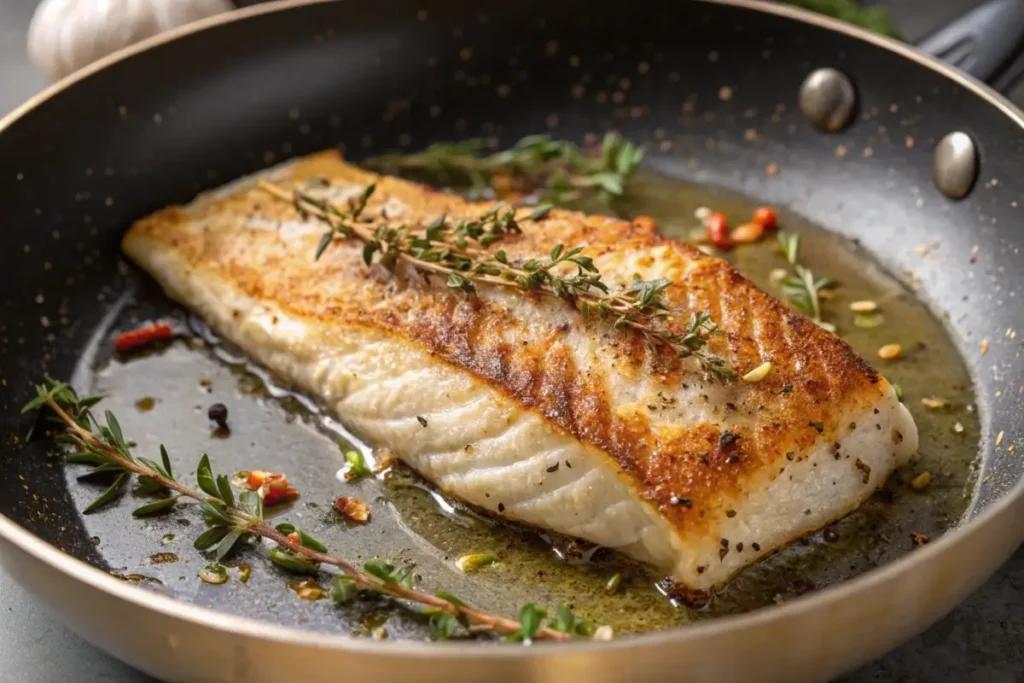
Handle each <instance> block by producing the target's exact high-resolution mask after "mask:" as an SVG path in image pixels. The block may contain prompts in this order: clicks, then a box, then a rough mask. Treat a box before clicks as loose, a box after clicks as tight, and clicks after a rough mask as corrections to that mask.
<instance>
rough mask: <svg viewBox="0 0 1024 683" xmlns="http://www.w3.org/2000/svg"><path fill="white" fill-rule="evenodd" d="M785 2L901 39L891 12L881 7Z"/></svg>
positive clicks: (851, 1) (831, 0) (844, 1)
mask: <svg viewBox="0 0 1024 683" xmlns="http://www.w3.org/2000/svg"><path fill="white" fill-rule="evenodd" d="M784 2H785V3H786V4H788V5H794V6H796V7H802V8H804V9H808V10H811V11H812V12H818V13H819V14H825V15H827V16H830V17H835V18H836V19H842V20H843V21H846V22H849V23H851V24H855V25H857V26H861V27H863V28H866V29H868V30H869V31H874V32H875V33H881V34H882V35H884V36H891V37H892V38H900V34H899V32H898V31H897V30H896V27H895V26H894V25H893V23H892V19H891V18H890V17H889V11H888V10H887V9H885V8H884V7H882V6H881V5H866V6H861V5H860V3H859V2H857V0H784Z"/></svg>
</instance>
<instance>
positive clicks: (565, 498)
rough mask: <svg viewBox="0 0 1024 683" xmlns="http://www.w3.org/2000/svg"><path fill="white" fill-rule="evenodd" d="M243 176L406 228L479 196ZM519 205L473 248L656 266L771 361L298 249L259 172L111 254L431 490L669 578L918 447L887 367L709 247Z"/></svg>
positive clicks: (346, 169)
mask: <svg viewBox="0 0 1024 683" xmlns="http://www.w3.org/2000/svg"><path fill="white" fill-rule="evenodd" d="M261 177H263V178H265V179H270V180H272V181H273V182H275V183H277V184H279V185H280V186H282V187H285V188H289V189H291V188H295V187H302V188H303V189H305V190H306V191H307V192H310V193H312V194H314V195H316V196H318V197H320V198H322V199H325V200H329V201H332V202H335V203H337V204H338V206H339V207H341V208H344V206H345V204H346V202H347V201H348V199H350V198H352V197H355V196H357V195H358V194H359V193H360V192H361V191H362V190H363V189H364V188H365V187H366V186H367V185H368V184H369V183H371V182H376V183H377V191H376V192H375V194H374V196H373V198H372V199H371V201H370V203H369V205H368V207H367V210H366V212H365V215H367V216H370V217H380V216H382V215H386V217H387V219H388V220H391V221H394V220H401V221H405V222H409V223H413V224H423V225H426V224H428V223H430V222H431V221H432V220H433V219H434V218H436V217H437V216H438V215H439V214H441V213H446V214H447V215H448V216H449V217H451V218H453V219H458V218H460V217H463V216H465V217H475V216H478V215H479V214H481V213H483V212H484V211H486V210H487V209H489V208H490V204H481V203H469V202H466V201H464V200H462V199H461V198H458V197H455V196H452V195H448V194H444V193H440V192H435V191H433V190H430V189H428V188H425V187H422V186H419V185H416V184H413V183H409V182H406V181H403V180H400V179H396V178H391V177H387V176H377V175H373V174H370V173H367V172H365V171H363V170H361V169H358V168H356V167H353V166H350V165H347V164H345V163H344V162H343V161H342V160H341V158H340V157H339V156H338V155H337V154H336V153H333V152H325V153H321V154H317V155H314V156H311V157H307V158H305V159H301V160H297V161H294V162H290V163H288V164H286V165H282V166H279V167H277V168H275V169H271V170H269V171H267V172H265V173H264V174H263V175H262V176H261ZM529 211H530V210H529V209H523V210H521V211H520V215H519V218H520V224H521V226H522V228H523V234H522V235H515V236H512V237H510V238H507V239H505V240H502V242H501V243H500V245H494V246H492V247H491V248H492V249H497V248H499V247H500V248H501V249H504V250H505V251H506V252H507V253H508V255H509V257H510V258H513V259H514V258H525V257H533V256H537V255H542V254H547V253H548V252H550V251H551V249H552V248H553V247H554V246H555V245H557V244H565V245H566V246H567V247H569V246H576V245H586V250H585V252H584V253H585V254H587V255H590V256H592V257H593V258H594V262H595V264H596V265H597V267H598V268H599V269H600V271H601V272H602V273H603V274H604V278H605V280H606V281H607V282H608V283H609V284H613V283H618V284H620V285H624V284H625V283H627V282H628V281H629V280H630V279H631V278H632V277H633V274H634V273H636V274H639V275H640V276H641V277H642V278H644V279H652V278H658V277H663V278H667V279H669V280H672V281H673V283H674V284H673V285H672V286H671V287H669V289H668V291H667V297H668V299H669V300H670V302H671V303H672V304H674V305H676V306H679V307H682V308H684V309H687V310H691V311H696V310H707V311H710V312H711V315H712V316H713V318H714V320H715V321H716V322H717V323H718V324H719V325H720V326H721V329H722V330H723V333H722V334H720V335H716V336H715V337H713V338H712V340H711V341H710V343H709V345H708V347H709V351H710V352H711V353H712V354H714V355H717V356H720V357H722V358H724V359H725V361H726V363H727V364H728V365H729V367H731V368H733V369H735V370H736V371H737V372H738V373H739V374H743V373H744V372H746V371H748V370H750V369H752V368H755V367H757V366H758V365H760V364H761V363H763V362H765V361H769V360H770V361H771V362H772V365H773V369H772V372H771V373H770V374H769V375H768V376H767V377H766V378H765V379H763V380H762V381H760V382H757V383H747V382H739V381H736V382H729V383H722V382H719V381H714V380H712V379H710V378H705V377H704V375H703V373H702V372H701V371H700V368H699V365H698V363H697V361H696V360H695V359H692V358H691V359H686V360H684V361H682V362H673V360H672V359H671V358H669V357H668V356H669V353H668V350H667V349H664V348H652V346H651V345H650V344H648V343H645V341H644V339H643V338H642V337H640V336H639V335H638V334H636V333H627V334H622V333H619V332H616V331H615V330H614V329H612V327H611V325H610V324H609V323H607V322H605V321H599V320H593V319H588V318H586V317H585V316H583V315H582V314H581V313H579V312H578V311H576V310H575V309H574V308H573V307H572V306H571V305H570V304H568V303H567V302H565V301H562V300H558V299H552V298H549V297H539V296H536V295H531V294H528V293H524V292H521V291H515V290H509V289H504V288H496V287H491V286H481V287H480V288H479V295H478V296H468V295H466V294H464V293H461V292H457V291H453V290H450V289H448V288H446V287H445V285H444V282H443V280H442V279H440V278H433V279H430V280H427V279H425V278H424V277H423V276H421V275H420V274H418V273H416V272H414V271H413V270H411V269H410V268H409V267H407V266H405V265H401V266H400V267H399V268H398V271H397V273H396V274H391V273H389V272H388V271H386V270H384V269H383V268H381V267H380V266H379V265H375V266H372V267H369V268H367V267H366V266H365V265H364V263H363V261H362V254H361V252H362V249H361V245H360V244H357V243H354V242H349V241H344V240H338V241H336V242H335V243H334V244H332V245H331V246H330V247H329V248H328V249H327V250H326V252H325V253H324V254H323V256H322V257H321V258H320V259H319V260H315V259H314V251H315V249H316V245H317V241H318V239H319V237H320V235H321V234H322V232H323V226H322V225H321V224H320V223H319V222H317V220H316V219H315V218H312V217H306V218H304V217H302V216H300V215H299V214H298V213H297V212H296V210H295V209H294V207H293V206H291V205H290V204H288V203H287V202H282V201H278V200H275V199H273V198H272V197H270V196H269V195H267V194H266V193H265V192H263V191H262V190H260V189H259V188H257V187H256V186H255V178H247V179H243V180H241V181H237V182H235V183H232V184H231V185H230V186H228V187H226V188H223V189H221V190H218V191H216V192H214V193H210V194H207V195H202V196H200V197H199V198H197V199H196V200H195V201H194V202H193V203H192V204H190V205H189V206H185V207H172V208H168V209H165V210H163V211H160V212H158V213H156V214H154V215H152V216H149V217H147V218H145V219H143V220H140V221H139V222H137V223H136V224H135V225H134V226H133V227H132V228H131V230H130V231H129V232H128V234H127V236H126V237H125V239H124V243H123V246H124V250H125V252H126V253H127V254H128V255H129V256H130V257H131V258H132V259H133V260H134V261H135V262H136V263H138V264H139V265H140V266H142V267H143V268H144V269H145V270H147V271H148V272H149V273H150V274H151V275H152V276H153V277H154V278H156V279H157V281H159V283H160V284H161V285H162V286H163V287H164V289H165V290H166V291H167V293H168V294H169V295H170V296H171V297H173V298H174V299H176V300H178V301H180V302H181V303H183V304H184V305H186V306H187V307H189V308H190V309H192V310H193V311H195V312H196V313H198V314H199V315H201V316H202V317H203V318H205V320H206V321H207V322H208V323H209V324H210V325H211V326H212V327H213V328H214V329H216V330H217V331H218V332H220V333H221V334H222V335H224V336H225V337H226V338H228V339H230V340H231V341H232V342H234V343H235V344H238V345H239V346H240V347H241V348H242V349H244V350H245V351H246V353H247V354H249V355H250V356H251V357H252V358H253V359H254V360H256V361H258V362H259V363H262V364H263V365H265V366H266V367H268V368H269V369H270V370H272V371H273V372H274V373H275V374H276V375H278V376H279V377H280V378H283V379H284V380H286V381H288V382H290V383H292V384H293V385H294V386H296V387H297V388H299V389H301V390H302V391H305V392H308V393H309V394H311V395H313V396H315V397H316V398H317V399H318V400H319V401H321V402H322V403H323V404H324V405H325V406H326V407H327V408H328V409H329V410H330V411H331V412H333V413H334V414H335V416H336V417H337V418H338V419H340V420H341V421H342V422H343V423H344V424H345V425H346V426H347V427H348V428H349V429H351V430H353V431H354V432H356V433H357V434H359V435H360V436H362V437H363V438H365V439H367V440H368V441H369V442H371V443H373V444H375V445H377V446H381V447H387V448H388V449H390V450H391V451H392V452H393V453H394V454H395V455H396V456H398V457H400V458H401V459H403V460H404V461H405V462H407V463H408V464H409V465H410V466H412V467H413V468H414V469H416V470H418V471H419V472H420V473H421V474H422V475H423V476H425V477H426V478H428V479H429V480H431V481H432V482H434V483H435V484H436V485H437V486H439V487H440V488H441V489H442V490H444V491H446V492H448V493H450V494H452V495H455V496H457V497H459V498H461V499H463V500H465V501H467V502H469V503H471V504H473V505H476V506H478V507H481V508H485V509H487V510H490V511H492V512H493V513H495V514H499V515H502V516H504V517H507V518H510V519H514V520H517V521H520V522H524V523H527V524H532V525H535V526H538V527H543V528H547V529H552V530H554V531H557V532H560V533H562V534H566V535H569V536H575V537H579V538H582V539H586V540H588V541H592V542H594V543H598V544H601V545H604V546H607V547H610V548H615V549H617V550H619V551H621V552H623V553H626V554H627V555H630V556H632V557H634V558H637V559H639V560H641V561H644V562H648V563H651V564H653V565H656V566H658V567H660V568H662V569H664V570H665V571H666V572H668V573H669V574H670V575H671V577H672V579H673V580H674V582H675V583H676V585H677V586H678V587H679V588H680V589H682V590H683V592H689V593H692V594H700V593H704V592H707V591H710V590H712V589H714V588H716V587H719V586H721V585H723V584H724V583H726V582H727V581H728V580H729V578H730V577H732V576H733V575H734V574H735V573H736V572H737V571H739V570H740V569H742V568H743V567H744V566H746V565H749V564H750V563H752V562H754V561H756V560H757V559H758V558H759V557H763V556H765V555H767V554H770V553H772V552H774V551H775V550H777V549H778V548H780V547H781V546H783V545H785V544H787V543H789V542H791V541H793V540H795V539H797V538H799V537H801V536H804V535H806V534H808V533H810V532H811V531H814V530H816V529H819V528H821V527H823V526H825V525H827V524H829V523H830V522H832V521H834V520H836V519H838V518H840V517H843V516H844V515H846V514H847V513H849V512H851V511H852V510H854V509H855V508H856V507H857V506H858V505H860V503H861V502H863V501H864V500H865V499H866V498H867V497H868V496H869V495H870V494H871V493H872V492H873V491H874V490H876V489H877V488H878V487H880V486H881V485H882V483H883V482H884V481H885V480H886V478H887V477H888V476H889V474H890V473H891V472H892V471H893V469H894V468H895V467H896V466H898V465H900V464H902V463H903V462H905V461H906V459H907V458H908V457H909V456H910V455H911V454H912V453H913V452H914V451H915V450H916V447H917V430H916V427H915V425H914V422H913V420H912V418H911V417H910V414H909V413H908V411H907V410H906V408H905V407H903V406H902V405H901V404H900V403H899V401H897V399H896V397H895V394H894V391H893V388H892V386H891V385H890V384H889V383H888V382H887V381H886V380H885V379H884V378H883V377H881V376H880V375H879V374H878V373H877V372H875V371H874V370H873V369H871V368H870V367H869V366H868V365H867V364H866V363H865V362H864V361H863V360H861V359H860V358H859V357H858V356H857V355H856V354H855V353H854V352H853V351H852V350H851V349H850V347H849V346H848V345H847V344H845V343H844V342H843V341H841V340H840V339H838V338H837V337H835V336H833V335H832V334H830V333H828V332H826V331H824V330H822V329H820V328H819V327H817V326H816V325H815V324H814V323H812V322H811V321H810V320H808V319H806V318H804V317H803V316H801V315H799V314H797V313H795V312H793V311H792V310H791V309H790V308H788V307H787V306H785V305H784V304H782V303H780V302H779V301H777V300H776V299H774V298H772V297H771V296H769V295H767V294H765V293H764V292H762V291H760V290H758V289H757V288H756V287H754V285H753V284H751V283H750V282H748V281H747V280H745V279H744V278H743V277H741V276H740V275H739V274H738V273H736V272H735V271H734V270H732V269H731V268H730V266H729V265H728V264H726V263H725V262H723V261H721V260H719V259H715V258H711V257H708V256H705V255H704V254H702V253H700V252H699V251H697V250H695V249H693V248H691V247H690V246H688V245H686V244H682V243H680V242H676V241H673V240H670V239H666V238H663V237H660V236H658V235H657V234H656V233H654V232H653V231H652V230H651V229H650V227H649V226H647V225H641V224H631V223H629V222H624V221H620V220H615V219H611V218H605V217H600V216H587V215H584V214H580V213H575V212H569V211H558V210H556V211H553V212H551V214H550V215H549V216H548V217H547V218H545V219H543V220H541V221H539V222H534V221H530V220H528V219H527V218H526V216H527V215H528V214H529ZM380 220H383V219H380ZM684 322H685V321H684ZM467 444H470V445H471V448H467V447H466V446H467ZM563 461H564V462H567V463H568V462H571V463H572V467H556V465H557V464H558V463H560V462H563ZM741 549H742V550H741Z"/></svg>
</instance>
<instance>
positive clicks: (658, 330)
mask: <svg viewBox="0 0 1024 683" xmlns="http://www.w3.org/2000/svg"><path fill="white" fill-rule="evenodd" d="M259 186H260V187H261V188H262V189H263V190H265V191H267V192H269V193H270V194H272V195H274V196H275V197H277V198H278V199H281V200H287V201H290V202H292V203H293V204H294V205H295V207H296V210H298V211H299V212H300V214H301V215H303V216H313V217H315V218H318V219H319V220H321V221H322V222H324V223H325V224H326V226H327V230H326V231H325V232H324V234H323V236H322V237H321V239H320V241H319V242H318V244H317V249H316V253H315V257H316V258H320V257H321V256H322V255H323V253H324V251H326V249H327V247H328V246H329V245H330V244H331V243H332V242H333V241H334V240H335V239H336V238H338V237H343V238H348V239H355V240H358V241H360V242H362V243H363V260H364V262H365V263H366V264H367V265H371V264H373V263H374V262H375V260H376V262H378V263H380V264H381V265H383V266H384V267H385V268H388V269H389V270H394V269H395V268H396V266H397V264H398V262H399V261H403V262H406V263H408V264H410V265H412V266H413V267H414V268H416V269H417V270H418V271H420V272H421V273H422V274H424V275H425V276H430V275H441V276H443V277H445V279H446V283H447V285H448V287H451V288H453V289H459V290H461V291H463V292H466V293H469V294H472V293H475V292H476V289H477V285H478V284H488V285H494V286H498V287H507V288H514V289H519V290H523V291H527V292H535V293H538V294H541V295H547V296H552V297H556V298H560V299H563V300H565V301H568V302H569V303H571V304H572V305H573V306H574V307H575V308H576V309H577V310H579V311H581V312H582V313H583V314H584V315H586V316H588V317H592V318H598V319H604V320H608V321H610V322H611V323H612V325H613V326H614V327H615V329H618V330H625V329H632V330H635V331H637V332H639V333H640V334H642V335H643V337H644V338H645V339H646V340H647V341H648V342H651V343H652V344H653V345H654V346H661V347H667V348H668V349H670V350H671V351H672V352H674V353H675V354H676V355H677V356H678V357H679V358H690V357H693V358H696V359H697V360H698V361H699V363H700V365H701V367H702V369H703V370H704V371H705V373H706V374H708V375H710V376H712V377H714V378H717V379H721V380H730V379H733V377H734V374H733V372H732V371H731V370H730V369H729V368H728V367H726V365H725V362H724V361H723V360H722V359H721V358H717V357H715V356H712V355H709V354H708V353H707V352H706V350H705V347H706V346H707V343H708V339H709V338H710V337H711V336H712V335H714V334H716V333H717V332H718V326H717V325H716V324H715V323H714V322H713V321H712V320H711V316H710V314H708V313H706V312H694V313H692V314H691V315H690V316H689V320H688V322H687V323H686V324H685V326H684V325H679V324H677V323H676V322H674V321H675V320H679V318H680V317H682V316H683V315H684V312H683V311H680V310H679V309H677V308H674V307H672V306H670V305H669V302H668V301H667V299H666V296H665V292H666V290H667V288H668V287H669V286H670V285H671V284H672V283H671V281H669V280H666V279H663V278H658V279H654V280H643V279H641V278H640V277H639V276H637V275H634V276H633V280H632V281H631V282H630V283H629V284H628V285H626V286H624V287H620V288H618V289H616V290H612V289H611V287H609V286H608V284H607V283H606V282H605V281H604V280H603V278H602V275H601V273H600V272H599V270H598V268H597V266H596V265H594V261H593V259H592V258H591V257H590V256H586V255H584V254H583V253H582V252H583V247H572V248H566V247H565V245H562V244H558V245H556V246H555V247H554V248H553V249H552V250H551V252H550V253H549V254H547V255H546V256H544V257H537V258H529V259H525V260H523V259H513V258H510V257H509V256H508V254H506V252H505V251H504V250H500V249H499V250H496V251H493V252H492V251H487V250H486V249H485V247H488V246H490V245H493V244H494V243H496V242H499V241H500V240H502V239H503V238H505V237H506V236H508V235H511V234H517V233H520V232H522V229H521V228H520V226H519V222H518V221H519V220H520V215H519V212H517V210H516V209H515V208H513V207H507V206H505V205H504V204H500V203H499V204H498V205H496V206H494V207H493V208H491V209H490V210H489V211H487V212H485V213H484V214H482V215H481V216H479V217H477V218H472V219H469V218H462V219H459V220H452V219H449V218H448V217H447V216H445V215H441V216H439V217H438V218H437V219H435V220H434V221H433V222H431V223H430V224H429V225H428V226H426V227H425V228H421V227H419V226H411V225H406V224H401V225H393V224H390V223H386V222H385V223H382V224H379V225H376V226H375V225H374V224H373V222H372V221H371V220H370V219H367V218H365V217H364V216H363V212H364V210H365V207H366V204H367V201H368V200H369V198H370V196H372V194H373V192H374V190H375V186H374V185H370V186H368V187H367V188H366V190H365V191H364V192H363V193H362V194H361V195H360V197H359V199H357V200H353V201H352V202H350V203H349V207H348V210H347V211H341V210H339V209H338V208H337V207H335V206H333V205H332V204H330V203H329V202H326V201H323V200H321V199H318V198H316V197H313V196H311V195H310V194H309V193H307V192H304V191H303V190H300V189H296V190H294V191H293V192H289V191H288V190H285V189H284V188H282V187H280V186H277V185H275V184H273V183H270V182H267V181H260V183H259ZM551 208H552V207H551V206H550V205H547V204H543V205H540V206H537V207H534V208H533V209H532V210H530V211H529V212H528V213H526V214H525V215H524V217H525V218H528V219H529V220H533V221H539V220H544V219H545V218H546V217H547V216H548V214H549V213H550V211H551Z"/></svg>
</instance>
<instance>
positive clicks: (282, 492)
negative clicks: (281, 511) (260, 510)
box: [245, 470, 299, 505]
mask: <svg viewBox="0 0 1024 683" xmlns="http://www.w3.org/2000/svg"><path fill="white" fill-rule="evenodd" d="M245 486H246V488H248V489H249V490H250V491H262V492H263V504H264V505H276V504H278V503H287V502H288V501H291V500H295V499H296V498H298V497H299V492H298V490H297V489H293V488H292V487H291V486H289V485H288V477H287V476H285V475H283V474H280V473H278V472H265V471H264V470H253V471H252V472H250V473H249V476H248V478H246V480H245Z"/></svg>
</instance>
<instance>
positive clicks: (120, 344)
mask: <svg viewBox="0 0 1024 683" xmlns="http://www.w3.org/2000/svg"><path fill="white" fill-rule="evenodd" d="M173 336H174V330H173V329H172V328H171V326H170V325H169V324H167V323H153V324H151V325H145V326H143V327H140V328H138V329H134V330H128V331H127V332H122V333H121V334H119V335H117V336H116V337H114V350H115V351H128V350H131V349H135V348H138V347H140V346H145V345H146V344H152V343H153V342H155V341H163V340H165V339H170V338H171V337H173Z"/></svg>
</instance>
